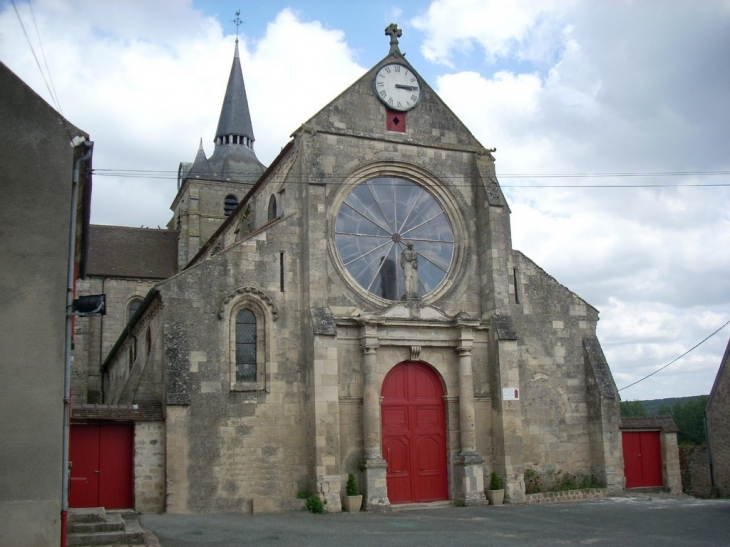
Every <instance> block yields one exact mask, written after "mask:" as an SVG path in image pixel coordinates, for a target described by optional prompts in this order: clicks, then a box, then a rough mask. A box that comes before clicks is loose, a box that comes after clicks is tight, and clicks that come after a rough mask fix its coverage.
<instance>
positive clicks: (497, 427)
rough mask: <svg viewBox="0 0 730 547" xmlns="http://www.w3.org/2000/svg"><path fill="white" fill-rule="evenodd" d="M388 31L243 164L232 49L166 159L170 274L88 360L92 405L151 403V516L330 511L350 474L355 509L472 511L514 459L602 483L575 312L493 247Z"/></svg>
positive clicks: (525, 264)
mask: <svg viewBox="0 0 730 547" xmlns="http://www.w3.org/2000/svg"><path fill="white" fill-rule="evenodd" d="M388 30H389V31H390V34H391V47H390V51H389V53H388V55H387V56H386V57H385V58H384V59H382V60H381V61H380V62H379V63H377V64H376V65H375V66H374V67H372V69H371V70H369V71H368V72H367V73H366V74H365V75H364V76H363V77H362V78H360V79H359V80H358V81H356V82H355V83H354V84H353V85H352V86H350V87H349V88H348V89H346V90H345V91H343V92H342V93H341V94H340V95H339V96H338V97H337V98H335V99H334V100H333V101H332V102H331V103H329V104H328V105H326V106H325V107H324V108H323V109H322V110H321V111H320V112H318V113H317V114H316V115H315V116H314V117H312V118H311V119H310V120H309V121H307V122H306V123H305V124H303V125H302V126H301V127H300V128H299V129H298V130H297V131H296V132H295V133H294V135H293V136H292V140H291V141H289V142H288V143H287V144H286V146H285V147H284V148H283V149H282V151H281V153H280V154H279V156H278V157H277V158H276V159H275V160H274V161H273V162H272V164H271V165H270V166H268V168H266V169H265V170H264V167H263V166H261V164H260V163H259V162H258V160H257V159H256V158H255V154H254V153H253V148H252V143H253V130H252V128H251V126H250V116H249V115H248V105H247V102H246V100H245V88H243V79H242V77H240V85H239V81H238V77H239V75H240V64H239V63H238V59H237V56H236V58H235V60H234V65H233V70H232V73H231V80H230V81H229V87H228V90H227V98H226V101H224V107H223V111H222V114H221V124H219V128H218V132H217V133H218V134H217V136H216V151H215V152H214V154H213V155H212V156H211V158H206V156H205V153H204V151H203V149H202V146H201V149H200V151H199V153H198V156H197V157H196V159H195V161H194V162H193V163H192V164H181V167H180V180H179V188H178V195H177V197H176V198H175V201H174V202H173V212H174V217H173V220H172V221H171V225H170V226H168V228H169V229H170V230H173V231H176V232H177V233H178V238H179V244H178V249H177V264H176V265H175V267H176V272H177V273H175V274H174V275H171V276H170V277H168V278H166V279H164V280H162V281H159V280H153V281H152V283H153V285H152V288H151V289H150V291H149V292H148V293H147V294H146V295H145V297H144V300H143V301H142V302H141V303H140V305H139V308H138V309H137V310H136V311H135V313H134V314H133V316H132V317H131V320H130V321H129V322H128V323H127V325H126V327H125V330H124V333H123V335H122V336H121V337H120V338H119V339H118V340H116V342H115V343H114V345H113V347H111V348H110V350H109V352H108V354H107V353H106V352H105V357H104V359H103V363H102V364H101V367H100V374H101V377H102V380H103V382H102V383H103V387H102V388H101V391H102V392H103V402H104V403H107V404H111V405H116V404H136V405H140V406H144V405H148V404H159V405H161V407H162V409H163V415H164V423H163V424H162V426H163V427H160V428H159V431H160V439H159V441H160V444H161V445H162V446H164V457H161V458H160V460H159V466H162V467H163V470H162V471H161V472H160V473H161V474H164V480H158V481H157V482H156V483H155V484H158V486H156V488H158V489H159V490H160V491H159V492H158V493H157V494H156V495H153V496H152V498H154V499H155V500H157V502H156V503H158V504H159V507H158V508H159V509H165V510H167V511H171V512H208V511H259V510H282V509H286V508H288V507H293V506H294V505H295V504H296V498H297V494H298V493H299V492H301V491H310V492H317V493H318V494H319V495H320V496H321V497H322V498H323V499H324V500H326V502H327V508H328V510H330V511H337V510H339V509H340V496H341V494H342V493H344V483H345V480H346V479H347V475H348V474H349V473H353V474H355V476H356V477H357V479H358V482H359V483H360V486H361V488H362V490H363V491H364V497H365V506H366V508H367V509H369V510H387V509H388V508H389V507H390V506H391V505H392V504H397V503H419V502H430V501H439V500H453V501H460V502H465V503H468V504H478V503H485V496H484V488H485V480H484V477H485V475H487V474H488V473H489V472H491V471H492V470H494V471H497V473H498V474H499V475H500V476H501V477H502V480H503V482H504V484H505V490H506V500H507V501H509V502H512V503H520V502H522V501H524V496H525V484H524V476H525V471H526V470H534V471H536V472H540V473H551V472H557V471H562V472H566V473H571V474H574V475H576V476H591V475H593V476H594V477H596V478H597V479H598V481H599V482H600V483H601V484H602V485H603V486H605V487H607V488H608V489H609V490H611V491H618V490H621V489H622V488H623V462H622V451H621V437H620V433H619V396H618V393H617V391H616V387H615V385H614V382H613V378H612V376H611V372H610V369H609V367H608V365H607V363H606V360H605V358H604V356H603V352H602V350H601V347H600V344H599V342H598V339H597V338H596V323H597V321H598V312H597V310H596V309H595V308H593V307H592V306H590V305H589V304H588V303H586V302H585V301H584V300H582V299H581V298H580V297H579V296H577V295H576V294H574V293H572V292H571V291H570V290H568V289H567V288H565V287H563V286H562V285H560V284H559V283H558V282H557V281H556V280H555V279H553V278H552V277H550V276H549V275H548V274H547V273H546V272H544V271H543V270H542V269H541V268H540V267H539V266H538V265H536V264H535V263H534V262H532V261H531V260H530V259H529V258H527V257H526V256H525V255H523V254H522V253H520V252H519V251H517V250H515V249H513V248H512V242H511V235H510V210H509V206H508V204H507V201H506V199H505V197H504V195H503V193H502V191H501V189H500V186H499V183H498V181H497V177H496V174H495V167H494V161H495V160H494V157H493V153H494V150H490V149H486V148H484V147H483V146H482V145H481V144H480V143H479V142H478V141H477V140H476V139H475V138H474V136H473V135H472V134H471V133H470V132H469V130H468V129H467V128H466V126H464V124H463V123H462V122H461V121H460V120H459V119H458V118H456V116H454V114H453V113H452V112H451V110H450V109H449V108H448V107H447V106H446V105H445V104H444V103H443V101H442V100H441V99H440V98H439V97H438V96H437V95H436V93H435V92H434V91H433V90H432V89H431V87H430V86H429V85H428V83H427V82H425V81H423V79H422V78H421V77H420V76H419V75H418V72H417V69H416V68H415V67H412V66H411V65H410V64H409V63H408V61H407V60H406V59H405V58H404V57H403V55H402V54H401V52H400V50H399V48H398V40H397V37H398V36H399V31H397V29H396V28H395V27H394V26H391V27H389V29H388ZM241 92H243V101H241V100H240V97H241ZM229 94H231V95H234V94H237V97H238V99H239V100H238V101H237V102H236V101H234V100H232V99H231V100H230V101H229V100H228V96H229ZM241 104H243V105H244V107H241ZM232 105H233V106H232ZM236 105H237V106H236ZM242 112H243V114H242ZM224 118H225V119H224ZM234 201H235V203H234ZM110 313H111V312H110ZM89 328H90V331H89V332H90V335H91V336H93V333H91V331H92V330H93V329H92V328H91V327H89ZM91 362H93V361H89V364H88V365H87V368H88V369H93V368H94V366H93V365H91V364H90V363H91ZM81 376H83V374H81ZM80 382H81V384H83V381H80ZM81 384H80V389H79V391H80V392H83V385H81ZM82 402H87V401H82ZM140 463H141V462H140ZM143 482H144V481H140V484H142V483H143ZM140 488H142V487H141V486H140ZM148 498H149V496H148ZM140 509H141V510H149V508H145V507H141V508H140Z"/></svg>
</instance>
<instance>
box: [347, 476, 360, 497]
mask: <svg viewBox="0 0 730 547" xmlns="http://www.w3.org/2000/svg"><path fill="white" fill-rule="evenodd" d="M345 493H346V494H347V495H348V496H359V495H360V487H359V486H358V485H357V481H356V480H355V475H353V474H352V473H350V474H349V475H348V476H347V484H346V485H345Z"/></svg>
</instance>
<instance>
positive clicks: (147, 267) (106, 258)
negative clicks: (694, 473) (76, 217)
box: [86, 225, 179, 279]
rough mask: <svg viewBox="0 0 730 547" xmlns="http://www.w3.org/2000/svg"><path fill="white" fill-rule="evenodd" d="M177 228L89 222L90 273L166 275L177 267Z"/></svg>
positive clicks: (88, 267) (95, 274)
mask: <svg viewBox="0 0 730 547" xmlns="http://www.w3.org/2000/svg"><path fill="white" fill-rule="evenodd" d="M178 235H179V232H177V231H175V230H159V229H154V228H130V227H128V226H101V225H91V226H89V258H88V265H87V268H86V273H87V275H90V276H106V277H141V278H152V279H167V278H168V277H170V276H172V275H174V274H175V273H176V271H177V239H178Z"/></svg>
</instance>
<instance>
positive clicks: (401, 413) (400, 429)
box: [381, 361, 448, 503]
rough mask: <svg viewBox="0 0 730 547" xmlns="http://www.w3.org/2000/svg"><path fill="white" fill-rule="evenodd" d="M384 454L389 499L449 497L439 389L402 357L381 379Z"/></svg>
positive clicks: (433, 378)
mask: <svg viewBox="0 0 730 547" xmlns="http://www.w3.org/2000/svg"><path fill="white" fill-rule="evenodd" d="M382 396H383V403H382V408H381V416H382V422H383V456H384V457H385V459H386V461H387V462H388V469H387V473H386V482H387V486H388V498H389V499H390V502H391V503H416V502H427V501H436V500H445V499H448V480H447V474H446V422H445V413H444V400H443V388H442V387H441V381H440V379H439V377H438V376H437V375H436V373H435V372H434V371H433V370H432V369H431V368H430V367H428V366H426V365H424V364H422V363H416V362H412V361H409V362H405V363H401V364H399V365H398V366H396V367H395V368H394V369H393V370H391V371H390V373H389V374H388V376H386V378H385V381H384V382H383V389H382Z"/></svg>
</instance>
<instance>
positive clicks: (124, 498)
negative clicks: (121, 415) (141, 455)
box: [68, 424, 134, 509]
mask: <svg viewBox="0 0 730 547" xmlns="http://www.w3.org/2000/svg"><path fill="white" fill-rule="evenodd" d="M133 451H134V425H132V424H72V425H71V438H70V441H69V460H70V461H71V488H70V490H69V499H68V503H69V506H70V507H105V508H107V509H130V508H132V507H134V471H133Z"/></svg>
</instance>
